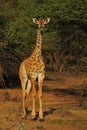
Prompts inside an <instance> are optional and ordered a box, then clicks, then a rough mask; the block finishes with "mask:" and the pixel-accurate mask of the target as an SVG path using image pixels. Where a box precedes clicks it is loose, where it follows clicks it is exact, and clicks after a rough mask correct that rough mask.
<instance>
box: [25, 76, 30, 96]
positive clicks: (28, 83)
mask: <svg viewBox="0 0 87 130" xmlns="http://www.w3.org/2000/svg"><path fill="white" fill-rule="evenodd" d="M25 90H26V94H27V96H28V94H29V92H30V90H31V81H30V79H29V78H28V79H27V82H26V89H25Z"/></svg>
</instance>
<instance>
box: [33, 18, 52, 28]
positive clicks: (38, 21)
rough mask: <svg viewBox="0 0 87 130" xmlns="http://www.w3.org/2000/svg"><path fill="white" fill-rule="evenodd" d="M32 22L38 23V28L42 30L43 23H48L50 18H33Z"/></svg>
mask: <svg viewBox="0 0 87 130" xmlns="http://www.w3.org/2000/svg"><path fill="white" fill-rule="evenodd" d="M33 22H34V23H35V24H38V28H39V29H40V30H41V31H43V28H44V25H45V24H48V23H49V22H50V18H47V19H44V18H38V19H36V18H33Z"/></svg>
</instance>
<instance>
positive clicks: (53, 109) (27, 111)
mask: <svg viewBox="0 0 87 130" xmlns="http://www.w3.org/2000/svg"><path fill="white" fill-rule="evenodd" d="M57 109H58V108H50V109H49V110H48V111H44V112H43V116H44V118H45V117H46V116H48V115H51V114H53V112H54V111H56V110H57ZM31 112H32V111H31V110H26V113H27V116H28V115H30V114H31ZM38 118H39V112H37V113H36V117H35V119H34V121H36V120H37V119H38Z"/></svg>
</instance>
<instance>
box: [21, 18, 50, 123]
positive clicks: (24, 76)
mask: <svg viewBox="0 0 87 130" xmlns="http://www.w3.org/2000/svg"><path fill="white" fill-rule="evenodd" d="M49 21H50V19H49V18H48V19H46V20H45V19H43V18H39V19H36V18H33V22H34V23H35V24H38V31H37V40H36V47H35V49H34V51H33V53H32V55H31V56H30V57H28V58H26V59H25V60H24V61H23V62H22V63H21V65H20V68H19V77H20V81H21V85H22V92H23V115H22V117H23V118H24V117H25V116H26V108H25V99H26V96H28V94H29V92H30V90H31V89H32V99H33V109H32V118H31V119H32V120H35V119H36V112H35V96H36V88H35V81H36V79H38V96H39V104H40V110H39V118H40V121H43V120H44V119H43V111H42V84H43V81H44V77H45V70H44V69H45V64H44V61H43V56H42V31H43V28H44V25H45V24H47V23H49Z"/></svg>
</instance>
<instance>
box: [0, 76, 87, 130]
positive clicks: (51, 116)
mask: <svg viewBox="0 0 87 130" xmlns="http://www.w3.org/2000/svg"><path fill="white" fill-rule="evenodd" d="M48 77H50V78H48ZM82 86H87V75H82V74H81V75H80V74H79V75H78V76H77V75H74V76H73V75H68V76H67V75H66V74H64V75H63V74H59V75H58V74H54V75H52V74H50V73H48V74H47V76H46V80H45V82H44V85H43V111H44V122H40V121H39V119H38V118H37V120H36V121H31V110H32V99H31V94H30V95H29V97H28V100H27V104H28V105H29V106H28V107H29V111H28V112H27V117H26V119H21V109H22V94H21V89H0V130H87V109H86V108H84V107H81V102H80V96H79V94H78V93H77V90H79V89H80V88H81V87H82ZM72 89H73V91H70V90H72ZM74 90H76V91H74ZM75 92H76V93H75ZM86 96H87V95H86ZM86 96H85V97H84V99H87V97H86ZM86 101H87V100H86ZM36 111H37V114H38V111H39V104H38V96H37V97H36Z"/></svg>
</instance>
